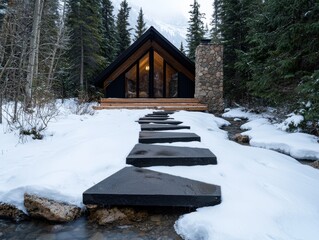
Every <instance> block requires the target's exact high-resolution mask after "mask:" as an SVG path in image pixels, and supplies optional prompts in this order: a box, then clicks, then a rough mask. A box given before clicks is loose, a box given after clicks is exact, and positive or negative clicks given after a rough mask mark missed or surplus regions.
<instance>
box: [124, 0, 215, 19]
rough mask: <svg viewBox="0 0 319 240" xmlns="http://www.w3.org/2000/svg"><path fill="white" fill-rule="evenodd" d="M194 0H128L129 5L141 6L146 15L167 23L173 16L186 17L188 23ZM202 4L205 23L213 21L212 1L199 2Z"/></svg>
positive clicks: (201, 9)
mask: <svg viewBox="0 0 319 240" xmlns="http://www.w3.org/2000/svg"><path fill="white" fill-rule="evenodd" d="M193 1H194V0H160V1H150V0H128V1H127V2H128V3H129V5H131V4H134V5H138V6H141V7H142V8H143V12H144V14H145V15H147V16H149V17H154V18H155V19H160V20H163V21H164V22H165V20H167V19H171V18H172V17H173V16H176V15H177V16H184V17H185V20H186V23H185V24H187V20H188V19H189V13H188V12H189V11H190V10H191V7H190V5H191V4H193ZM198 3H199V4H200V12H202V13H205V15H206V19H205V23H209V22H210V21H211V16H212V11H213V7H212V5H213V3H212V0H198Z"/></svg>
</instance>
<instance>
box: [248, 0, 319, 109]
mask: <svg viewBox="0 0 319 240" xmlns="http://www.w3.org/2000/svg"><path fill="white" fill-rule="evenodd" d="M260 12H262V13H263V14H256V16H255V17H254V18H251V20H250V25H251V29H250V33H249V36H248V38H247V40H248V41H249V42H250V43H251V44H252V47H251V48H250V49H249V51H247V52H246V53H245V55H246V56H247V59H246V61H247V65H248V63H249V68H250V71H251V75H252V79H251V81H250V82H249V83H248V86H249V89H250V91H251V92H252V94H254V95H255V96H258V97H261V98H263V99H266V100H268V101H270V102H271V103H275V104H278V103H284V104H285V103H287V102H297V101H298V99H297V98H298V89H302V87H301V85H302V84H303V83H304V82H306V83H307V85H308V83H309V81H311V79H313V78H311V76H312V74H313V73H314V72H315V71H316V70H318V69H319V55H318V54H317V50H315V49H319V42H318V41H317V40H316V39H317V38H318V36H319V35H318V30H316V29H318V27H319V22H318V19H319V4H318V3H316V2H315V1H308V0H283V1H280V2H278V1H275V0H268V1H266V2H264V3H263V4H262V6H261V9H260ZM302 79H308V80H307V81H302ZM310 85H311V84H310ZM302 95H303V94H302ZM303 97H304V95H303ZM304 100H305V101H306V99H304Z"/></svg>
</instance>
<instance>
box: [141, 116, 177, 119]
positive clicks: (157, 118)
mask: <svg viewBox="0 0 319 240" xmlns="http://www.w3.org/2000/svg"><path fill="white" fill-rule="evenodd" d="M168 119H173V118H169V117H164V116H163V117H162V116H161V117H142V118H140V119H139V120H168Z"/></svg>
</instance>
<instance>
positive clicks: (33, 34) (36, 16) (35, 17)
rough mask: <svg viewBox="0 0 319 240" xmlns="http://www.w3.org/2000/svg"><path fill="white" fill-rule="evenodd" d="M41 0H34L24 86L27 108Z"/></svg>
mask: <svg viewBox="0 0 319 240" xmlns="http://www.w3.org/2000/svg"><path fill="white" fill-rule="evenodd" d="M43 2H44V0H35V6H34V14H33V25H32V32H31V41H30V56H29V62H28V73H27V83H26V86H25V93H26V107H27V108H28V107H30V106H31V100H32V84H33V78H34V76H35V64H36V58H37V56H36V54H37V53H38V50H37V49H38V48H39V42H38V35H39V31H40V22H41V15H42V10H43Z"/></svg>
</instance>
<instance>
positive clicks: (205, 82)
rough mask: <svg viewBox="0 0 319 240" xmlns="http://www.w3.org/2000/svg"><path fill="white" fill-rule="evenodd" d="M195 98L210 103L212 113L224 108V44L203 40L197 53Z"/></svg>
mask: <svg viewBox="0 0 319 240" xmlns="http://www.w3.org/2000/svg"><path fill="white" fill-rule="evenodd" d="M195 57H196V60H195V69H196V70H195V98H197V99H199V100H200V102H201V103H205V104H207V105H208V111H209V112H211V113H221V112H223V110H224V98H223V75H224V73H223V45H221V44H213V43H211V41H210V40H206V39H205V40H203V41H202V42H201V44H200V45H199V46H198V47H197V48H196V54H195Z"/></svg>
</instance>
